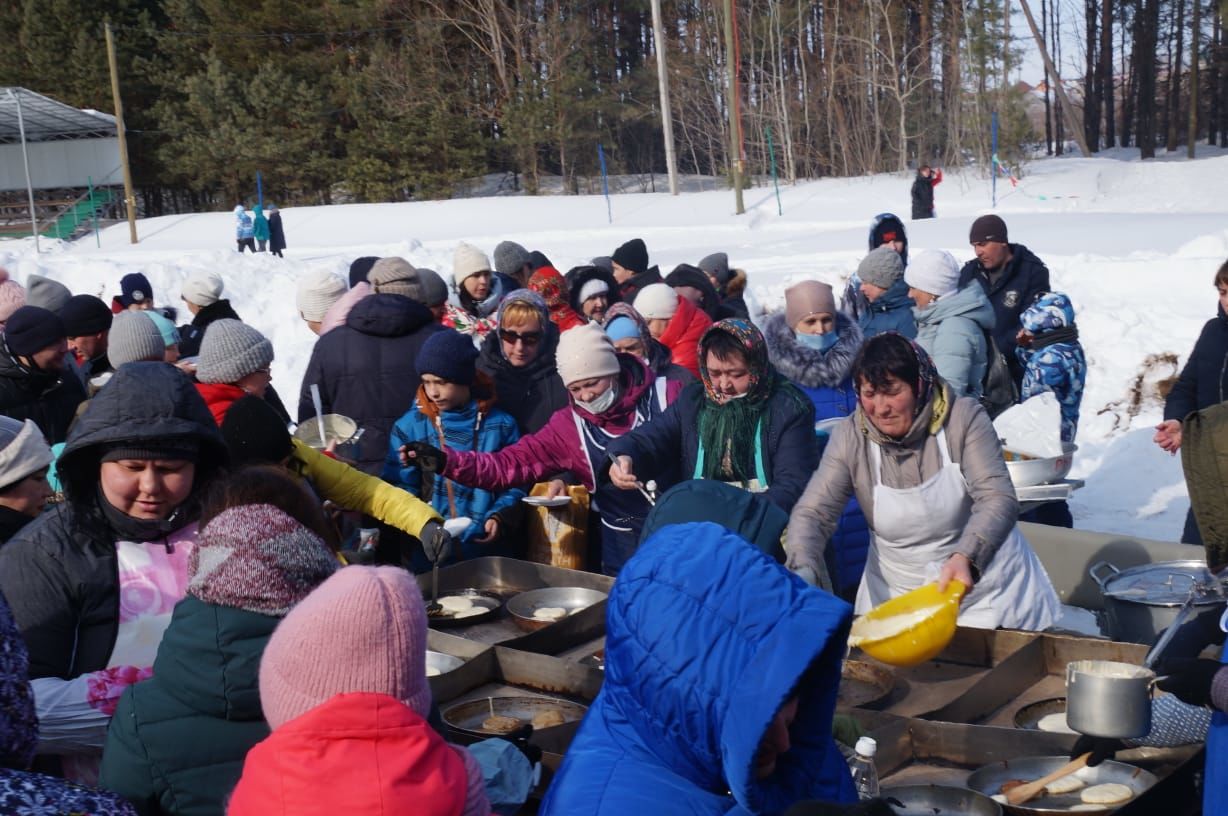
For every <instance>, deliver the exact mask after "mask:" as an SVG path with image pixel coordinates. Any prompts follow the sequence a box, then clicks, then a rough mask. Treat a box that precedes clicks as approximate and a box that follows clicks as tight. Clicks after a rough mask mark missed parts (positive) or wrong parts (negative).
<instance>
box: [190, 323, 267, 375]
mask: <svg viewBox="0 0 1228 816" xmlns="http://www.w3.org/2000/svg"><path fill="white" fill-rule="evenodd" d="M272 362H273V344H272V343H270V342H269V338H267V337H265V336H264V335H263V334H261V333H260V332H258V331H256V330H255V329H253V328H252V327H251V326H249V325H247V324H246V323H243V322H242V321H239V320H233V319H230V318H226V319H224V320H215V321H213V322H212V323H210V324H209V328H207V329H205V339H204V340H202V341H201V343H200V360H199V361H198V362H197V363H196V379H197V380H199V381H200V382H203V383H236V382H238V381H239V380H241V379H243V378H244V377H246V376H247V375H248V374H251V373H252V372H254V371H259V370H260V369H262V368H268V367H269V365H271V364H272Z"/></svg>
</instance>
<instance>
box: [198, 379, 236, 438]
mask: <svg viewBox="0 0 1228 816" xmlns="http://www.w3.org/2000/svg"><path fill="white" fill-rule="evenodd" d="M196 391H197V392H198V393H199V394H200V396H201V399H203V400H204V401H205V405H208V406H209V413H211V414H213V421H214V422H216V423H217V426H218V427H219V428H220V427H222V417H224V416H226V412H227V411H229V410H230V406H231V405H234V403H235V400H238V399H242V398H243V397H246V396H247V392H246V391H244V390H243V389H242V388H240V387H239V386H237V385H234V384H232V383H203V382H198V383H197V384H196Z"/></svg>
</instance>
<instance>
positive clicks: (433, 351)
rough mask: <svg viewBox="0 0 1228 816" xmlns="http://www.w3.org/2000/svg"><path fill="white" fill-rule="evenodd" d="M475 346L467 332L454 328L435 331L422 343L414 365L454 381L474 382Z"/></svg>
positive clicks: (459, 382)
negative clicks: (465, 333)
mask: <svg viewBox="0 0 1228 816" xmlns="http://www.w3.org/2000/svg"><path fill="white" fill-rule="evenodd" d="M477 361H478V350H477V348H476V347H475V346H474V345H473V341H472V340H470V339H469V337H468V336H466V335H463V334H461V333H460V332H458V331H455V330H453V329H445V330H443V331H440V332H435V333H434V334H432V335H431V336H430V337H429V338H427V341H426V342H425V343H423V344H422V349H421V350H420V351H419V352H418V357H417V359H416V360H414V366H415V367H416V368H417V369H418V374H419V375H422V374H434V375H435V376H436V377H439V378H440V379H443V380H447V381H448V382H450V383H456V384H457V385H473V377H474V373H475V366H476V365H477Z"/></svg>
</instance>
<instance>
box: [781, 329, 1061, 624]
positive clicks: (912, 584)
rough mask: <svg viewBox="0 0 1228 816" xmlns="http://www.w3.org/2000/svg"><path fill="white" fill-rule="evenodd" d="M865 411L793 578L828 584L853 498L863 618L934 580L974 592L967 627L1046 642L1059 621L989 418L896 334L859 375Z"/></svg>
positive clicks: (872, 344)
mask: <svg viewBox="0 0 1228 816" xmlns="http://www.w3.org/2000/svg"><path fill="white" fill-rule="evenodd" d="M853 378H854V381H855V382H856V384H857V390H858V396H859V406H858V408H857V411H856V413H854V414H853V415H852V416H851V417H849V418H848V419H846V420H845V421H844V422H842V423H841V424H840V425H838V426H837V427H836V428H835V429H834V430H833V432H832V436H831V441H830V442H829V443H828V446H827V449H826V450H825V451H824V454H823V461H822V463H821V465H820V467H819V470H818V472H816V473H815V474H814V476H813V478H811V480H810V483H809V484H808V485H807V486H806V491H805V493H804V494H803V495H802V498H801V500H800V501H798V503H797V506H796V507H795V508H794V510H793V514H792V516H791V518H790V519H789V528H788V531H787V538H786V541H785V550H786V552H787V553H788V557H789V562H788V563H789V566H790V568H792V569H794V570H796V571H798V572H799V574H801V575H802V576H803V577H807V578H810V577H817V576H823V552H824V549H825V548H826V546H827V543H828V539H829V538H830V537H831V534H832V531H833V530H834V529H835V527H836V523H837V522H838V521H839V518H840V513H841V511H842V510H843V509H844V505H845V502H846V501H848V498H849V496H851V495H856V496H857V501H858V502H859V503H860V504H861V507H862V509H863V511H864V512H865V514H866V519H867V521H868V522H869V524H870V530H871V532H872V533H873V542H872V544H871V548H870V555H869V559H868V561H867V563H866V571H865V574H864V576H863V577H862V581H861V585H860V586H859V587H858V591H857V605H856V611H857V612H858V613H859V614H860V613H864V612H867V611H869V610H870V609H871V608H873V607H875V606H877V605H879V604H881V603H883V602H884V601H886V600H888V599H890V598H894V597H896V596H898V595H901V594H903V593H905V592H908V591H909V590H912V589H916V588H917V587H919V586H921V585H922V584H925V583H930V582H933V581H935V580H937V581H938V583H939V585H940V586H942V587H944V588H945V586H946V584H947V582H948V581H950V580H951V579H956V580H959V581H962V582H963V583H964V584H966V585H967V586H968V587H970V589H969V591H968V593H967V595H965V596H964V601H963V605H962V607H961V609H960V615H959V623H960V625H962V626H974V627H978V628H983V629H993V628H997V627H1005V628H1010V629H1026V630H1033V631H1036V630H1041V629H1044V628H1046V627H1048V626H1050V625H1052V624H1053V623H1054V622H1055V621H1056V620H1057V618H1058V616H1059V614H1060V603H1059V601H1058V597H1057V593H1056V592H1055V591H1054V589H1053V585H1052V584H1051V583H1050V581H1049V576H1048V575H1047V574H1046V573H1045V570H1044V567H1043V566H1041V563H1040V561H1039V560H1038V559H1037V557H1036V554H1035V553H1034V552H1033V551H1032V548H1031V547H1030V546H1029V545H1028V543H1027V541H1026V540H1025V539H1024V538H1023V536H1022V534H1020V532H1019V529H1018V527H1017V526H1016V520H1017V519H1018V515H1019V502H1018V500H1017V499H1016V497H1015V490H1014V487H1013V485H1012V484H1011V481H1010V475H1009V474H1008V472H1007V470H1006V463H1005V461H1004V460H1003V458H1002V448H1001V446H1000V444H999V442H998V437H997V434H996V433H995V432H994V429H993V425H992V423H990V421H989V416H988V415H987V414H986V413H985V410H984V409H983V408H982V407H981V406H980V404H979V403H978V402H977V401H976V400H973V399H971V398H967V397H963V398H959V399H955V398H953V397H952V394H951V390H950V388H949V387H948V386H947V384H946V383H945V382H943V380H942V379H941V378H940V377H938V375H937V374H936V373H935V371H934V366H933V363H932V362H931V361H930V358H929V355H927V354H926V353H925V351H924V350H922V349H921V347H920V346H918V345H917V344H916V343H914V342H912V341H910V340H907V339H905V338H903V337H901V336H900V335H898V334H895V333H888V334H884V335H879V336H877V337H874V338H872V339H871V340H869V341H868V342H867V343H866V345H865V346H864V347H863V348H862V351H861V353H860V354H859V355H858V359H857V362H856V363H855V364H854V367H853Z"/></svg>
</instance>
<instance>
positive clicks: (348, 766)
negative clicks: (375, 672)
mask: <svg viewBox="0 0 1228 816" xmlns="http://www.w3.org/2000/svg"><path fill="white" fill-rule="evenodd" d="M459 750H460V749H456V748H454V747H453V746H451V745H448V744H447V743H446V742H444V740H443V737H441V736H439V735H438V734H437V733H435V731H434V730H432V729H431V727H430V726H429V725H428V724H427V723H426V720H424V719H422V718H421V717H420V716H418V715H417V714H416V713H415V712H414V711H413V709H411V708H409V706H407V705H405V704H404V703H402V702H400V701H399V700H396V699H394V698H392V697H389V696H387V695H385V694H372V693H367V692H356V693H352V694H339V695H337V696H336V697H333V698H332V699H331V700H329V701H328V702H326V703H323V704H322V705H319V706H316V707H315V708H313V709H311V710H310V711H308V712H307V713H306V714H303V715H302V716H301V717H297V718H295V719H293V720H291V721H290V722H288V723H285V724H284V725H282V726H281V727H280V728H278V729H275V730H274V731H273V733H272V734H270V735H269V737H268V738H267V739H265V740H264V741H263V742H260V743H257V744H256V746H255V747H254V748H252V749H251V751H249V752H248V754H247V759H246V760H245V761H244V763H243V776H242V777H241V778H240V779H239V784H238V785H237V786H236V787H235V790H234V794H233V795H232V796H231V799H230V806H229V807H228V808H227V810H226V813H227V814H228V816H268V815H269V814H286V815H287V816H289V814H293V816H312V815H313V814H320V816H334V814H339V813H355V814H364V816H366V815H367V814H394V813H413V814H417V815H418V816H461V814H463V813H479V812H480V813H483V814H489V813H490V806H489V804H486V803H485V794H484V793H482V792H481V788H480V782H479V789H478V793H479V794H480V798H481V800H482V801H481V803H480V807H479V809H477V810H474V809H472V808H470V809H468V810H467V809H466V802H465V800H466V795H467V791H468V790H469V780H468V773H467V771H466V767H465V761H464V760H463V759H462V758H461V754H460V753H458V751H459ZM473 804H479V803H476V802H475V803H473Z"/></svg>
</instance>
